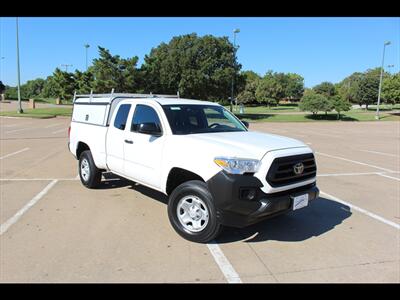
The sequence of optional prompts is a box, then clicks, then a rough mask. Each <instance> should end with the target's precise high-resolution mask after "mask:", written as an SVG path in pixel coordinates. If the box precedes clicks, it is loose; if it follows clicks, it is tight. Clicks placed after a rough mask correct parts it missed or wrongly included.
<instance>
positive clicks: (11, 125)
mask: <svg viewBox="0 0 400 300" xmlns="http://www.w3.org/2000/svg"><path fill="white" fill-rule="evenodd" d="M19 125H20V124H10V125H3V127H4V128H11V127H16V126H19Z"/></svg>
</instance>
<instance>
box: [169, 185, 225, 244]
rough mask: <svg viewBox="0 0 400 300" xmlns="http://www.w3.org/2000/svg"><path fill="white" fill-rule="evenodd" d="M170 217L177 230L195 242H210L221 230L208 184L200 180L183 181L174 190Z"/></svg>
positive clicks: (171, 198) (170, 205)
mask: <svg viewBox="0 0 400 300" xmlns="http://www.w3.org/2000/svg"><path fill="white" fill-rule="evenodd" d="M168 217H169V220H170V222H171V225H172V227H173V228H174V229H175V231H176V232H177V233H178V234H180V235H181V236H182V237H184V238H185V239H187V240H189V241H193V242H199V243H206V242H209V241H211V240H213V239H215V238H216V237H217V236H218V234H219V232H220V230H221V225H220V224H219V222H218V220H217V216H216V210H215V207H214V203H213V199H212V196H211V194H210V192H209V191H208V188H207V185H206V184H205V183H204V182H202V181H199V180H191V181H187V182H185V183H182V184H181V185H180V186H178V187H177V188H176V189H175V190H174V191H173V192H172V194H171V196H170V198H169V202H168Z"/></svg>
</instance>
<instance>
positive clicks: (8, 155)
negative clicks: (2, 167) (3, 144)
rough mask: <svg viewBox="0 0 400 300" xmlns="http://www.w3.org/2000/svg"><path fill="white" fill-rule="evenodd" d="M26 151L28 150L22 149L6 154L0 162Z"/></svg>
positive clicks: (0, 158)
mask: <svg viewBox="0 0 400 300" xmlns="http://www.w3.org/2000/svg"><path fill="white" fill-rule="evenodd" d="M27 150H29V148H24V149H21V150H18V151H15V152H13V153H9V154H7V155H4V156H2V157H0V160H2V159H4V158H7V157H10V156H13V155H15V154H18V153H21V152H24V151H27Z"/></svg>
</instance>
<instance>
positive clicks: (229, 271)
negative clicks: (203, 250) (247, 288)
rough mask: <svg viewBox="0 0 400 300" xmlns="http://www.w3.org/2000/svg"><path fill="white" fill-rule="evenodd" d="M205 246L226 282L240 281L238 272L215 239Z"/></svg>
mask: <svg viewBox="0 0 400 300" xmlns="http://www.w3.org/2000/svg"><path fill="white" fill-rule="evenodd" d="M207 247H208V249H209V250H210V252H211V254H212V256H213V257H214V260H215V262H216V263H217V265H218V267H219V268H220V270H221V272H222V274H224V276H225V279H226V280H227V281H228V283H242V280H241V279H240V277H239V274H238V273H236V271H235V269H234V268H233V266H232V265H231V263H230V262H229V260H228V259H227V258H226V256H225V255H224V253H223V252H222V250H221V248H220V247H219V246H218V244H217V243H216V242H215V241H212V242H210V243H208V244H207Z"/></svg>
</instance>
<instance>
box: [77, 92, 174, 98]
mask: <svg viewBox="0 0 400 300" xmlns="http://www.w3.org/2000/svg"><path fill="white" fill-rule="evenodd" d="M109 97H115V98H117V97H129V98H179V95H161V94H130V93H110V94H92V93H91V94H75V95H74V99H76V98H109Z"/></svg>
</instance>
